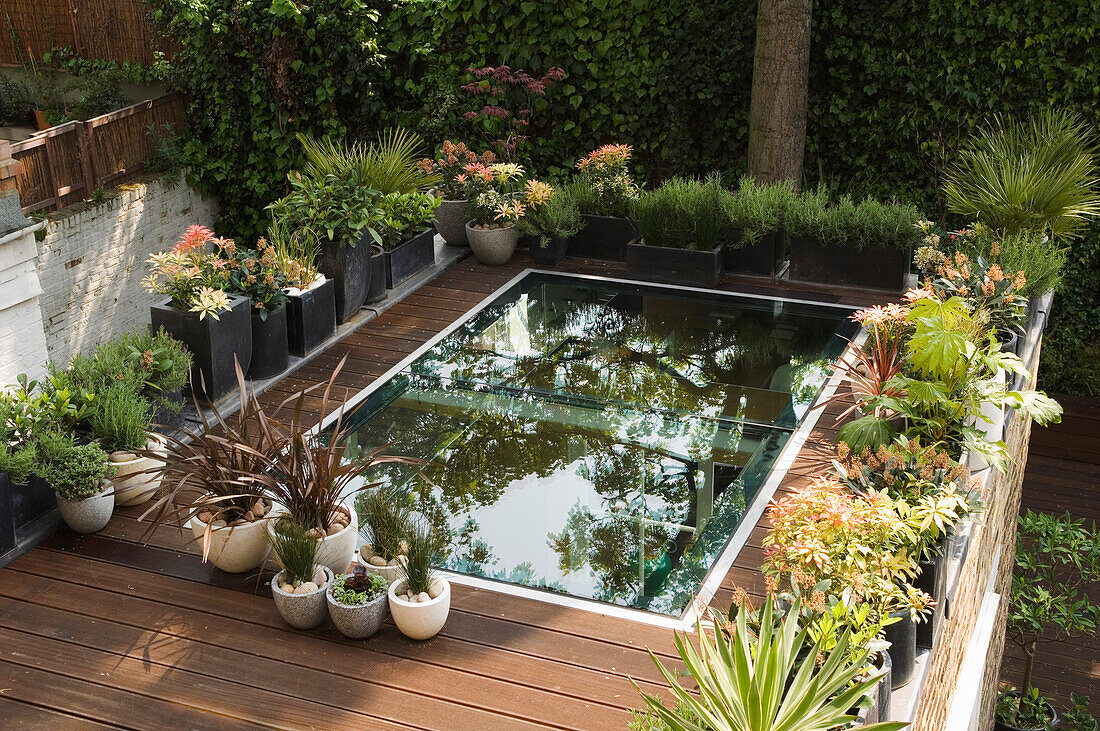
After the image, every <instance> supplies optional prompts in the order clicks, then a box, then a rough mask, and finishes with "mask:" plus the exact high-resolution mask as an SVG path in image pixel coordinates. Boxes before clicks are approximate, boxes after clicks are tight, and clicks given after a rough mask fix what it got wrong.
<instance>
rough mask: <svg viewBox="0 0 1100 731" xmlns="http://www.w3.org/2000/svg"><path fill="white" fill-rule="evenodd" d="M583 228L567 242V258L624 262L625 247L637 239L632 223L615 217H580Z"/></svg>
mask: <svg viewBox="0 0 1100 731" xmlns="http://www.w3.org/2000/svg"><path fill="white" fill-rule="evenodd" d="M581 220H582V221H584V228H582V229H581V230H580V231H578V232H577V235H576V236H574V237H573V238H572V239H570V241H569V256H583V257H587V258H589V259H607V260H610V261H625V260H626V245H627V244H629V243H630V242H631V241H633V240H634V239H636V238H638V230H637V228H636V227H635V226H634V221H633V220H632V219H629V218H618V217H617V216H591V215H588V214H584V215H582V216H581Z"/></svg>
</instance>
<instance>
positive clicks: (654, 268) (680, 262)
mask: <svg viewBox="0 0 1100 731" xmlns="http://www.w3.org/2000/svg"><path fill="white" fill-rule="evenodd" d="M723 253H724V249H723V248H722V247H721V246H719V247H718V248H717V249H715V250H714V251H692V250H690V249H672V248H668V247H664V246H645V245H644V244H636V243H631V244H627V246H626V276H627V277H629V278H631V279H642V280H645V281H648V282H663V283H665V284H682V285H684V286H686V287H703V288H706V289H714V288H715V287H717V286H718V282H719V280H721V278H722V262H723Z"/></svg>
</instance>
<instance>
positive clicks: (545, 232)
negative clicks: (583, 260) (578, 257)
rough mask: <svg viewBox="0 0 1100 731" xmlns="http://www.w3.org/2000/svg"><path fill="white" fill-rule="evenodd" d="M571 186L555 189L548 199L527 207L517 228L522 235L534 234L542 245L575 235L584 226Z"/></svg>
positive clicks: (538, 243) (545, 245) (539, 244)
mask: <svg viewBox="0 0 1100 731" xmlns="http://www.w3.org/2000/svg"><path fill="white" fill-rule="evenodd" d="M569 190H570V189H569V188H562V189H559V190H555V191H554V192H553V193H552V194H551V196H550V199H549V200H548V201H546V203H543V204H541V205H531V206H528V207H527V213H526V214H525V215H524V216H523V218H521V219H519V222H518V223H517V224H516V228H517V229H518V230H519V234H520V236H533V237H535V238H537V239H538V241H537V242H536V243H537V245H538V246H540V247H543V248H545V247H547V246H549V245H550V239H554V238H567V237H570V236H574V235H576V234H577V232H578V231H580V230H581V229H582V228H583V227H584V222H583V221H582V220H581V212H580V210H579V209H578V208H577V203H576V201H575V200H573V197H572V196H571V195H570V194H569Z"/></svg>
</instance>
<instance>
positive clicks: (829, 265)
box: [790, 237, 910, 292]
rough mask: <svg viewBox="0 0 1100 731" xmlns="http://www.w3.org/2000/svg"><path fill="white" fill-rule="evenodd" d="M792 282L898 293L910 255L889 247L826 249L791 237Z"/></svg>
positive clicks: (902, 286) (820, 244)
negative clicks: (869, 288) (867, 288)
mask: <svg viewBox="0 0 1100 731" xmlns="http://www.w3.org/2000/svg"><path fill="white" fill-rule="evenodd" d="M790 244H791V268H790V278H791V279H793V280H798V281H802V282H820V283H822V284H840V285H848V286H852V287H873V288H877V289H889V290H893V291H895V292H897V291H900V290H902V289H903V288H904V287H905V277H906V275H908V274H909V261H910V252H909V250H908V249H895V248H893V247H888V246H882V247H878V246H865V247H863V248H862V249H856V248H853V247H849V246H843V245H841V246H826V245H825V244H823V243H821V242H820V241H817V240H816V239H806V238H801V237H797V238H796V237H791V240H790Z"/></svg>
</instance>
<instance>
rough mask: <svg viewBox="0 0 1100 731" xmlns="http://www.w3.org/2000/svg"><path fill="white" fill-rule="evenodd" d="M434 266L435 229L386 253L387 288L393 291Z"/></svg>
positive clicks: (414, 237)
mask: <svg viewBox="0 0 1100 731" xmlns="http://www.w3.org/2000/svg"><path fill="white" fill-rule="evenodd" d="M432 264H435V229H434V228H430V229H428V230H427V231H423V232H421V233H418V234H417V235H416V236H413V237H412V238H411V239H409V240H408V241H406V242H405V243H403V244H400V245H399V246H395V247H394V248H393V249H392V250H390V251H387V252H386V287H387V288H388V289H393V288H394V287H396V286H397V285H399V284H401V283H402V282H404V281H405V280H406V279H408V278H409V277H411V276H412V275H414V274H416V273H417V272H419V271H420V270H421V269H425V268H427V267H430V266H431V265H432Z"/></svg>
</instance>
